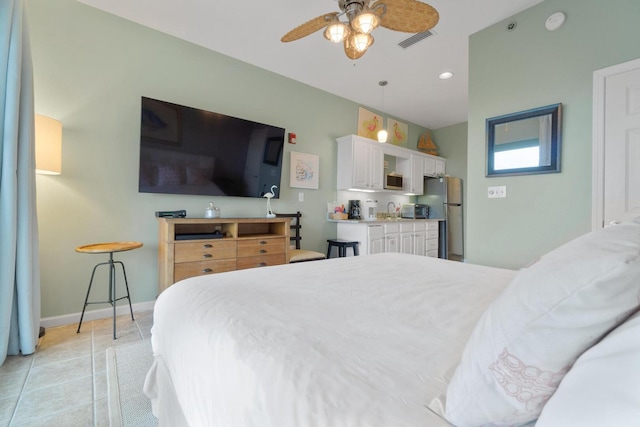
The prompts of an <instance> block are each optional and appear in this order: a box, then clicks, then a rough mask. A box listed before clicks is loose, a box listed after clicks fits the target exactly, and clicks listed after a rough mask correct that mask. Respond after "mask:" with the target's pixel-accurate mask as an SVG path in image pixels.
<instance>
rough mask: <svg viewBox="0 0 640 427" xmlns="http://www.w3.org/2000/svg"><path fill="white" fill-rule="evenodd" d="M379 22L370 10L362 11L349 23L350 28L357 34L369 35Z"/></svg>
mask: <svg viewBox="0 0 640 427" xmlns="http://www.w3.org/2000/svg"><path fill="white" fill-rule="evenodd" d="M379 24H380V20H379V19H378V17H377V16H376V14H375V13H373V11H371V10H370V9H366V10H363V11H362V12H360V13H359V14H358V16H356V17H355V19H354V20H353V21H352V22H351V26H352V27H353V28H354V29H355V30H356V31H358V32H360V33H363V34H370V33H371V32H372V31H373V30H375V29H376V28H378V25H379Z"/></svg>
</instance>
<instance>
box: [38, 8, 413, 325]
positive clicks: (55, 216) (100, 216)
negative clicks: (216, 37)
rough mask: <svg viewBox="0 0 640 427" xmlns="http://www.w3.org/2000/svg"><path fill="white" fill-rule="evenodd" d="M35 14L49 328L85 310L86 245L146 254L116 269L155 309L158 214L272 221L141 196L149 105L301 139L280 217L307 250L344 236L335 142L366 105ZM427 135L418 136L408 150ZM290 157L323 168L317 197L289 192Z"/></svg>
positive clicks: (80, 11) (167, 46) (179, 46)
mask: <svg viewBox="0 0 640 427" xmlns="http://www.w3.org/2000/svg"><path fill="white" fill-rule="evenodd" d="M27 8H28V21H29V26H30V33H31V44H32V55H33V61H34V79H35V106H36V113H38V114H43V115H46V116H50V117H53V118H55V119H58V120H60V121H61V122H62V124H63V159H62V162H63V165H62V167H63V172H62V175H60V176H53V177H52V176H43V175H38V177H37V192H38V220H39V226H40V247H41V272H42V316H43V317H51V316H60V315H65V314H70V313H78V312H79V311H80V310H81V309H82V301H83V299H84V296H85V292H86V287H87V284H88V280H89V275H90V273H91V269H92V268H93V265H94V264H96V263H97V262H99V261H103V259H102V258H101V257H100V256H98V255H86V254H78V253H75V251H74V249H75V247H77V246H79V245H84V244H89V243H95V242H104V241H117V240H136V241H140V242H142V243H144V247H143V248H141V249H138V250H136V251H132V252H126V253H122V254H120V256H119V257H118V258H119V259H122V260H123V261H124V262H125V263H126V264H127V266H128V276H129V279H130V283H131V288H132V289H131V292H132V296H133V300H134V302H144V301H152V300H153V299H154V298H155V297H156V289H157V224H156V220H155V217H154V213H155V211H158V210H175V209H186V210H187V212H188V213H189V214H190V216H202V215H203V214H204V209H205V207H207V206H208V204H209V202H210V201H213V202H214V203H215V204H216V206H218V207H220V208H221V211H222V215H223V216H225V217H234V216H236V217H262V216H263V215H264V214H265V213H266V201H264V200H260V199H246V198H222V197H217V198H210V197H205V196H177V195H173V196H172V195H161V194H141V193H138V190H137V188H138V155H139V132H140V111H139V110H140V97H141V96H147V97H151V98H156V99H162V100H167V101H171V102H174V103H177V104H182V105H187V106H191V107H196V108H202V109H205V110H209V111H215V112H219V113H223V114H227V115H231V116H235V117H241V118H245V119H249V120H254V121H258V122H263V123H269V124H273V125H276V126H280V127H284V128H285V129H286V131H287V132H294V133H296V134H297V140H298V142H297V144H296V145H289V144H285V153H284V169H283V178H282V182H281V188H280V190H281V193H280V199H277V200H275V199H274V201H273V203H272V207H273V209H274V210H275V211H276V212H292V211H296V210H300V211H302V213H303V214H304V222H303V223H304V225H305V228H304V234H303V236H304V247H305V249H313V250H320V251H324V250H325V249H326V246H325V245H326V239H327V238H331V237H335V233H336V229H335V224H333V223H328V222H326V220H325V219H326V216H325V210H326V202H328V201H332V200H336V169H335V164H336V142H335V138H336V137H339V136H343V135H348V134H352V133H354V132H355V131H356V123H357V115H358V107H359V105H357V104H354V103H352V102H350V101H347V100H345V99H343V98H340V97H336V96H334V95H331V94H328V93H326V92H323V91H320V90H317V89H314V88H311V87H309V86H306V85H303V84H301V83H298V82H295V81H292V80H290V79H287V78H284V77H282V76H279V75H276V74H273V73H270V72H267V71H265V70H262V69H260V68H256V67H253V66H251V65H248V64H246V63H243V62H239V61H236V60H233V59H231V58H229V57H226V56H223V55H220V54H217V53H214V52H211V51H209V50H206V49H204V48H202V47H199V46H196V45H193V44H190V43H187V42H184V41H181V40H178V39H176V38H173V37H170V36H167V35H164V34H161V33H159V32H156V31H154V30H151V29H148V28H146V27H143V26H140V25H137V24H134V23H131V22H129V21H126V20H123V19H120V18H117V17H114V16H112V15H109V14H107V13H104V12H101V11H99V10H97V9H94V8H91V7H88V6H86V5H83V4H81V3H79V2H77V1H74V0H27ZM370 109H371V110H372V111H375V109H373V108H370ZM423 131H424V129H423V128H421V127H419V126H416V125H413V124H410V126H409V139H410V141H411V140H416V141H417V139H418V137H419V136H420V134H421V133H422V132H423ZM414 144H415V142H414ZM291 151H298V152H302V153H311V154H317V155H319V156H320V159H321V160H320V188H319V189H318V190H300V189H295V188H289V185H288V182H289V181H288V172H289V156H290V152H291ZM298 193H304V195H305V197H304V202H298ZM103 273H104V272H103ZM101 276H106V274H101ZM98 286H99V287H100V288H101V289H102V290H105V289H106V287H105V286H106V284H105V285H98ZM103 293H106V291H104V292H103ZM92 308H101V306H92Z"/></svg>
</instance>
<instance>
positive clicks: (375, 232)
mask: <svg viewBox="0 0 640 427" xmlns="http://www.w3.org/2000/svg"><path fill="white" fill-rule="evenodd" d="M366 242H367V245H366V247H365V248H361V249H360V251H361V252H362V251H364V253H365V254H367V253H369V254H380V253H383V252H384V230H383V227H382V225H375V224H372V225H369V226H367V240H366Z"/></svg>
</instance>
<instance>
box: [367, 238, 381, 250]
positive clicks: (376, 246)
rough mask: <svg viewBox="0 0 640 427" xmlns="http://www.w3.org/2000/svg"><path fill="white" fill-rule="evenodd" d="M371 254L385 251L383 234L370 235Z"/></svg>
mask: <svg viewBox="0 0 640 427" xmlns="http://www.w3.org/2000/svg"><path fill="white" fill-rule="evenodd" d="M368 248H369V254H381V253H383V252H384V237H383V236H371V237H369V245H368Z"/></svg>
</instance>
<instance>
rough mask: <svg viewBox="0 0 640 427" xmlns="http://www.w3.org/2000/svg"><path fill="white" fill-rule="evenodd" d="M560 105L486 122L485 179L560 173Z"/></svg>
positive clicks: (494, 118)
mask: <svg viewBox="0 0 640 427" xmlns="http://www.w3.org/2000/svg"><path fill="white" fill-rule="evenodd" d="M561 113H562V104H554V105H548V106H546V107H540V108H534V109H531V110H526V111H521V112H519V113H513V114H506V115H504V116H499V117H493V118H490V119H487V177H493V176H507V175H527V174H540V173H557V172H560V146H561V142H562V132H561V128H562V122H561V121H562V118H561V116H562V114H561Z"/></svg>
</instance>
